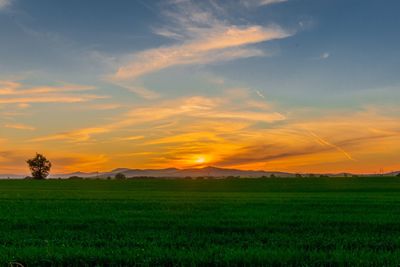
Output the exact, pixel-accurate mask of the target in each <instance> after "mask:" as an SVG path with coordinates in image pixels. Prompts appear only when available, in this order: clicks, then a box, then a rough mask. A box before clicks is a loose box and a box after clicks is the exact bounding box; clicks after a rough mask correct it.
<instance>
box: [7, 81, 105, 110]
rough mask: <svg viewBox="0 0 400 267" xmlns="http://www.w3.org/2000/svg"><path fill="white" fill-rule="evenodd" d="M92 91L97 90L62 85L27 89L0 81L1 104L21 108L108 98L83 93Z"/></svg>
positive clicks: (89, 87) (91, 87)
mask: <svg viewBox="0 0 400 267" xmlns="http://www.w3.org/2000/svg"><path fill="white" fill-rule="evenodd" d="M91 90H95V87H93V86H84V85H62V86H33V87H28V88H26V87H25V86H24V85H23V84H21V83H18V82H14V81H0V104H19V107H29V104H31V103H79V102H88V101H92V100H95V99H104V98H107V96H100V95H95V94H87V93H83V92H86V91H91Z"/></svg>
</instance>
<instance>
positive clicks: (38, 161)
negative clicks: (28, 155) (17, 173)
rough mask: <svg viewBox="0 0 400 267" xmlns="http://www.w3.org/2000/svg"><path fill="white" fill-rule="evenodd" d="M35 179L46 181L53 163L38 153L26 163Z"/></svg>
mask: <svg viewBox="0 0 400 267" xmlns="http://www.w3.org/2000/svg"><path fill="white" fill-rule="evenodd" d="M26 163H28V165H29V169H30V170H31V173H32V177H33V178H34V179H39V180H42V179H45V178H46V177H47V176H48V175H49V173H50V169H51V162H50V161H49V160H48V159H46V157H45V156H43V155H41V154H38V153H36V156H35V157H34V158H32V159H28V160H27V161H26Z"/></svg>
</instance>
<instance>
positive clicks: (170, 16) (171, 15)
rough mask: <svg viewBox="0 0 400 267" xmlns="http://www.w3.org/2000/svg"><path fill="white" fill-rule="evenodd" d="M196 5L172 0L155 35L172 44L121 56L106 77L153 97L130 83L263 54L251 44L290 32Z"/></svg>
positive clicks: (273, 38)
mask: <svg viewBox="0 0 400 267" xmlns="http://www.w3.org/2000/svg"><path fill="white" fill-rule="evenodd" d="M217 7H218V8H216V5H210V6H208V7H207V8H206V7H204V5H203V6H201V7H200V5H198V4H197V3H195V2H192V1H175V2H173V4H172V6H170V7H169V8H167V9H166V10H165V11H164V12H163V14H164V15H165V17H166V18H167V20H168V22H167V24H166V26H163V27H161V28H157V29H155V30H154V33H155V34H158V35H161V36H163V37H167V38H169V39H173V40H175V43H174V44H172V45H166V46H161V47H158V48H153V49H148V50H144V51H141V52H138V53H134V54H131V55H129V56H125V57H124V58H125V59H124V60H122V64H121V65H120V66H119V67H118V69H117V71H116V72H115V73H114V74H112V75H110V77H109V79H110V80H111V81H112V82H114V83H117V84H118V85H121V86H123V87H127V88H129V89H130V91H133V92H135V93H137V94H138V95H140V96H142V97H145V98H154V93H153V92H151V91H149V90H148V89H144V88H141V87H139V88H138V87H136V86H134V84H135V80H137V79H138V78H139V77H142V76H144V75H147V74H150V73H154V72H157V71H160V70H162V69H166V68H169V67H174V66H179V65H205V64H210V63H215V62H225V61H229V60H235V59H240V58H248V57H255V56H264V55H265V51H263V50H261V49H259V48H256V47H254V46H253V45H254V44H258V43H263V42H268V41H272V40H276V39H282V38H286V37H289V36H291V35H292V34H293V33H292V32H290V31H287V30H285V29H283V28H281V27H280V26H278V25H270V26H262V25H249V24H243V25H237V24H232V23H229V22H228V21H229V20H228V19H220V18H218V14H220V10H219V9H220V8H221V7H220V6H217Z"/></svg>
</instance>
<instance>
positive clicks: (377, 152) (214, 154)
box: [0, 0, 400, 174]
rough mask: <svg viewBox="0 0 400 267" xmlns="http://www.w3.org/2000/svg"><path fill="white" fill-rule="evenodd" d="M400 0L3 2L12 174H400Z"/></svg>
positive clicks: (3, 89) (6, 163)
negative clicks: (37, 166)
mask: <svg viewBox="0 0 400 267" xmlns="http://www.w3.org/2000/svg"><path fill="white" fill-rule="evenodd" d="M399 9H400V2H399V1H397V0H386V1H378V0H375V1H373V0H226V1H223V0H204V1H194V0H192V1H190V0H164V1H146V0H118V1H108V0H87V1H80V0H69V1H54V0H35V1H29V0H0V173H3V174H4V173H18V174H25V173H28V168H27V166H26V163H25V161H26V159H28V158H30V157H33V156H34V155H35V153H36V152H38V153H42V154H44V155H45V156H47V157H48V158H49V159H50V160H51V161H52V163H53V172H57V173H61V172H63V173H65V172H74V171H85V172H91V171H109V170H112V169H114V168H120V167H125V168H168V167H176V168H198V167H205V166H217V167H223V168H238V169H254V170H267V171H289V172H299V173H310V172H319V173H321V172H323V173H331V172H344V171H346V172H353V173H379V172H382V171H385V172H386V171H392V170H399V169H400V123H399V122H400V107H399V105H398V100H399V99H400V76H399V70H400V34H399V30H398V29H400V19H399V16H398V10H399Z"/></svg>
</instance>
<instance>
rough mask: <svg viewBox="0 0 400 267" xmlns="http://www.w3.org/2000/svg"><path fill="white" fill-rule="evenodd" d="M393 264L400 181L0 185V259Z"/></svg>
mask: <svg viewBox="0 0 400 267" xmlns="http://www.w3.org/2000/svg"><path fill="white" fill-rule="evenodd" d="M10 262H20V263H22V264H24V266H60V265H67V266H126V265H128V266H132V265H140V266H154V265H168V266H180V265H200V266H209V265H214V266H222V265H230V266H238V265H239V266H254V265H275V266H321V265H323V266H365V265H370V266H399V264H400V179H398V178H383V177H377V178H346V179H341V178H313V179H311V178H310V179H308V178H304V179H240V180H239V179H236V180H160V179H155V180H125V181H100V180H94V181H88V180H77V181H61V180H48V181H29V180H25V181H16V180H3V181H0V264H3V265H4V266H7V265H8V264H9V263H10Z"/></svg>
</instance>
